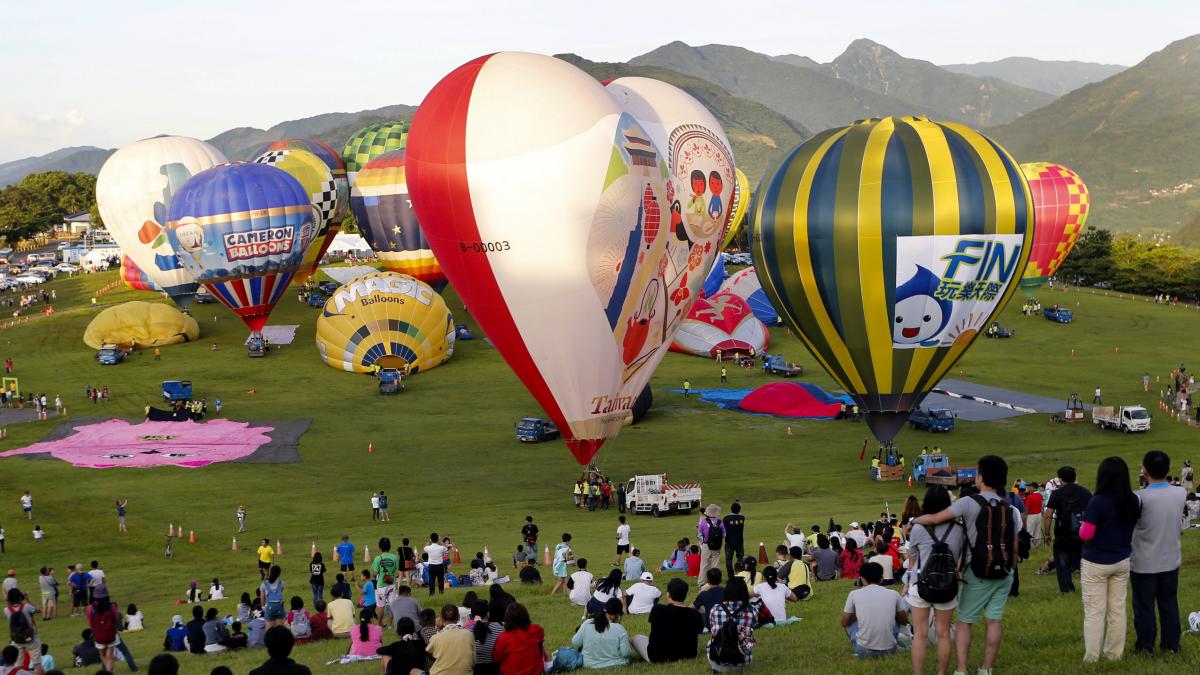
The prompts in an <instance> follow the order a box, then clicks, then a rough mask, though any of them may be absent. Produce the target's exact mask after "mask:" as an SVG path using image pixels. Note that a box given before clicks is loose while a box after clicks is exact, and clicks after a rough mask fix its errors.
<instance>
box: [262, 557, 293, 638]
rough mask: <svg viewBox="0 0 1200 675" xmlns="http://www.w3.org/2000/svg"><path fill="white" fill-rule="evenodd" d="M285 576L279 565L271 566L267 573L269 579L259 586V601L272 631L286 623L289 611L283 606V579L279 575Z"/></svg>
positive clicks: (268, 626)
mask: <svg viewBox="0 0 1200 675" xmlns="http://www.w3.org/2000/svg"><path fill="white" fill-rule="evenodd" d="M281 574H283V570H282V569H280V567H279V565H271V568H270V570H269V571H268V572H267V577H266V578H265V579H263V582H262V583H261V584H259V586H258V601H259V602H260V603H261V604H262V606H263V612H264V613H265V614H266V616H265V617H264V618H265V619H266V620H267V628H268V629H271V628H274V627H275V626H282V625H284V623H285V615H286V614H287V611H286V610H285V609H284V606H283V587H284V586H283V579H280V578H279V575H281Z"/></svg>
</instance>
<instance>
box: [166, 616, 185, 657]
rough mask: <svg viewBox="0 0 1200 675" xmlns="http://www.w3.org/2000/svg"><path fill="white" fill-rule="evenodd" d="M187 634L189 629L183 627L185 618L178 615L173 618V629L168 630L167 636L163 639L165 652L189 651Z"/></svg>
mask: <svg viewBox="0 0 1200 675" xmlns="http://www.w3.org/2000/svg"><path fill="white" fill-rule="evenodd" d="M187 634H188V632H187V629H186V628H184V627H183V617H182V616H180V615H178V614H176V615H175V616H173V617H171V627H170V628H168V629H167V634H166V636H165V637H164V638H163V651H167V652H185V651H187V644H186V641H187Z"/></svg>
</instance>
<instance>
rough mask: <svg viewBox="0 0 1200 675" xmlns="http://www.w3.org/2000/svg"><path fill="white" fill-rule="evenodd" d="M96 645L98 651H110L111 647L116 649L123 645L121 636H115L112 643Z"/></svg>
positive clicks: (98, 643) (97, 643)
mask: <svg viewBox="0 0 1200 675" xmlns="http://www.w3.org/2000/svg"><path fill="white" fill-rule="evenodd" d="M95 644H96V649H108V648H109V647H116V646H117V645H119V644H121V636H119V635H114V636H113V639H112V642H96V643H95Z"/></svg>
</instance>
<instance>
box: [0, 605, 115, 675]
mask: <svg viewBox="0 0 1200 675" xmlns="http://www.w3.org/2000/svg"><path fill="white" fill-rule="evenodd" d="M14 590H15V589H14ZM8 599H9V601H10V603H11V601H12V593H11V592H10V593H9V598H8ZM86 613H87V622H88V628H90V629H91V631H92V642H94V643H95V645H96V649H97V650H98V651H99V652H100V663H102V664H104V669H105V670H107V671H108V672H110V673H111V672H112V670H113V658H114V657H113V652H114V651H116V647H117V643H118V642H120V641H121V638H120V637H119V636H118V635H117V616H118V613H117V608H116V607H115V606H114V605H113V604H112V602H111V601H110V600H109V598H108V593H107V592H106V593H105V594H104V596H103V597H97V598H96V599H95V601H94V602H92V604H91V605H89V606H88V608H87V612H86Z"/></svg>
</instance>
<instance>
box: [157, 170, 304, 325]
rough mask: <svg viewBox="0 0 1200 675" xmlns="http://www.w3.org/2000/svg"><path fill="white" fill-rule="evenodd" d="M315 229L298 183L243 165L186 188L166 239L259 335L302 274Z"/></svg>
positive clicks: (173, 207) (212, 173) (211, 174)
mask: <svg viewBox="0 0 1200 675" xmlns="http://www.w3.org/2000/svg"><path fill="white" fill-rule="evenodd" d="M315 223H316V209H315V207H313V205H312V203H311V202H310V201H309V195H308V193H307V191H306V190H305V189H304V187H303V186H302V185H300V182H299V181H297V180H296V179H295V178H292V177H291V176H290V175H288V174H287V173H286V172H284V171H282V170H280V169H276V168H275V167H272V166H267V165H265V164H255V163H245V162H239V163H236V164H226V165H223V166H218V167H214V168H212V169H209V170H208V171H204V172H201V173H199V174H197V175H196V176H195V177H194V178H192V179H191V180H189V181H188V182H187V183H185V184H184V185H183V186H182V187H181V188H180V189H179V191H178V193H177V194H176V197H175V199H174V200H173V201H172V203H171V212H170V222H169V224H168V226H167V234H168V236H169V237H170V240H171V246H172V247H173V248H174V249H175V251H176V252H177V253H178V255H179V258H180V260H182V261H183V264H184V265H185V266H187V268H188V270H189V271H190V272H191V273H192V274H193V275H194V276H195V277H196V280H197V281H199V282H201V283H203V284H204V286H205V287H206V288H207V289H208V290H209V291H211V292H212V294H213V296H214V297H216V298H217V300H219V301H220V302H221V303H222V304H224V305H225V306H226V307H229V308H230V309H232V310H233V311H234V313H235V314H237V315H238V316H239V317H241V319H242V321H244V322H245V323H246V325H247V326H249V327H250V330H253V331H259V330H262V327H263V326H264V325H265V324H266V322H267V317H268V316H269V315H270V313H271V309H272V308H273V307H274V306H275V303H276V302H278V301H279V298H280V296H282V295H283V291H284V289H286V288H287V286H288V284H289V283H290V282H291V280H292V276H293V275H294V274H295V273H296V271H297V270H298V269H300V266H301V263H302V262H303V259H304V253H305V251H306V250H307V248H308V246H309V244H311V243H312V238H313V228H314V227H315V226H316V224H315Z"/></svg>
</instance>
